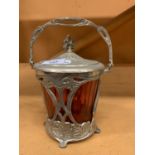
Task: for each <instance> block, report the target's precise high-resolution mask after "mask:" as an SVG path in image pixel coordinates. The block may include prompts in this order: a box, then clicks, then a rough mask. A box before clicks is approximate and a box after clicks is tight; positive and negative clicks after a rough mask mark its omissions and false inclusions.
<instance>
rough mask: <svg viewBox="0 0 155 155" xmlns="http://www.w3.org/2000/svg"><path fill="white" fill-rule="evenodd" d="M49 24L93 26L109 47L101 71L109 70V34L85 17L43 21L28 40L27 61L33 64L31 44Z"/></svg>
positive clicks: (110, 58) (110, 57) (111, 61)
mask: <svg viewBox="0 0 155 155" xmlns="http://www.w3.org/2000/svg"><path fill="white" fill-rule="evenodd" d="M65 21H75V22H77V23H74V24H72V23H65ZM49 26H70V27H81V26H91V27H94V28H95V29H96V30H97V32H99V34H100V35H101V37H102V39H103V40H104V41H105V42H106V44H107V46H108V49H109V63H108V64H107V65H106V67H105V68H104V71H103V72H107V71H109V70H110V68H111V67H112V65H113V55H112V43H111V39H110V36H109V34H108V32H107V30H106V29H105V28H104V27H103V26H98V25H96V24H95V23H93V22H92V21H89V20H87V19H82V18H73V17H64V18H58V19H52V20H50V21H48V22H47V23H45V24H44V25H42V26H39V27H38V28H37V29H35V30H34V32H33V33H32V38H31V42H30V59H29V62H30V64H31V65H32V67H33V66H34V64H35V63H34V60H33V44H34V43H35V41H36V39H37V38H38V36H39V34H40V33H41V32H43V31H44V30H45V29H46V28H47V27H49Z"/></svg>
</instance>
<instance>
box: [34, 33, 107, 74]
mask: <svg viewBox="0 0 155 155" xmlns="http://www.w3.org/2000/svg"><path fill="white" fill-rule="evenodd" d="M64 51H65V53H64V54H61V55H59V56H57V57H56V58H53V59H50V60H44V61H40V62H38V63H35V64H34V66H33V67H34V69H36V70H40V71H43V72H53V73H54V72H55V73H85V72H93V71H101V72H102V71H103V70H104V68H105V67H104V65H103V64H102V63H100V62H98V61H94V60H88V59H84V58H82V57H80V56H78V55H77V54H75V53H74V52H73V41H72V39H71V37H70V36H69V35H68V36H67V37H66V38H65V40H64Z"/></svg>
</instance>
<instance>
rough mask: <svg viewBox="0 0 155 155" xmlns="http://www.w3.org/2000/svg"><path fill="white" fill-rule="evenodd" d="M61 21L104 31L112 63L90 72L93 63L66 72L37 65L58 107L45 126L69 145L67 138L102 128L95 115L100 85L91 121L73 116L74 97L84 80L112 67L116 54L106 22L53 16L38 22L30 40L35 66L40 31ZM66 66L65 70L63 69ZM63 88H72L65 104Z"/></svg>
mask: <svg viewBox="0 0 155 155" xmlns="http://www.w3.org/2000/svg"><path fill="white" fill-rule="evenodd" d="M65 21H75V22H77V23H65ZM58 25H59V26H70V27H76V26H77V27H81V26H92V27H94V28H95V29H96V30H97V32H98V33H99V34H100V35H101V37H102V39H103V40H104V41H105V43H106V44H107V46H108V50H109V63H108V64H107V66H106V67H105V68H104V69H103V70H99V69H98V70H95V69H96V68H93V69H92V70H91V72H90V68H91V66H90V68H87V69H86V70H85V72H80V69H78V72H77V70H76V72H75V73H71V72H68V73H67V71H68V70H66V68H62V70H60V71H62V72H59V73H54V71H49V72H48V71H47V70H42V71H41V70H39V69H37V67H36V68H35V69H36V72H37V77H38V79H39V80H40V81H41V84H42V85H43V87H45V89H46V91H47V92H48V94H49V96H50V97H51V100H52V101H53V103H54V106H55V109H56V110H55V113H54V116H53V117H52V118H51V119H49V118H47V120H46V123H45V127H46V130H47V132H48V134H49V135H50V136H51V137H53V138H54V139H56V140H57V141H58V142H59V143H60V147H66V146H67V143H68V142H73V141H79V140H83V139H85V138H87V137H90V136H91V135H92V134H94V133H99V132H100V130H99V129H98V128H97V126H96V123H95V119H94V116H95V112H96V106H97V101H98V97H99V88H98V91H97V96H96V99H95V103H94V107H93V117H92V120H91V121H87V122H83V123H78V122H77V121H76V120H75V119H74V117H73V115H72V112H71V106H72V99H73V97H74V95H75V93H76V91H77V90H78V88H79V87H80V86H81V85H83V84H85V83H86V82H88V81H93V80H97V79H98V80H99V78H100V76H101V74H102V73H104V72H107V71H109V70H110V69H111V67H112V65H113V58H112V57H113V56H112V43H111V39H110V36H109V34H108V32H107V30H106V29H105V28H104V27H103V26H98V25H96V24H94V23H93V22H91V21H89V20H87V19H81V18H70V17H64V18H58V19H53V20H50V21H49V22H47V23H45V24H44V25H42V26H39V27H38V28H37V29H35V30H34V32H33V34H32V38H31V42H30V59H29V62H30V64H31V66H32V67H34V65H35V63H34V61H33V44H34V43H35V41H36V39H37V38H38V36H39V34H40V33H41V32H43V31H44V30H45V28H47V27H49V26H58ZM67 42H68V41H67ZM68 43H69V44H67V46H65V49H66V48H67V49H68V45H69V47H70V48H72V42H68ZM64 69H65V71H66V72H64ZM77 77H79V78H80V79H81V80H80V81H78V80H75V78H77ZM52 85H54V87H55V88H56V89H57V92H58V94H59V96H60V99H59V101H58V100H57V98H56V96H55V95H54V93H53V92H52V91H51V90H50V88H51V86H52ZM98 86H99V84H98ZM64 88H67V89H69V90H70V93H69V95H68V100H67V105H65V104H64V101H63V89H64ZM61 108H62V109H63V110H64V112H65V114H64V115H62V114H61V113H60V109H61ZM57 116H58V117H59V118H60V121H57V120H56V118H57ZM66 117H69V118H70V120H71V121H72V123H70V122H66V121H65V118H66Z"/></svg>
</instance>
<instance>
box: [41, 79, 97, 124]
mask: <svg viewBox="0 0 155 155" xmlns="http://www.w3.org/2000/svg"><path fill="white" fill-rule="evenodd" d="M98 83H99V80H95V81H89V82H87V83H85V84H84V85H81V86H80V88H79V89H78V90H77V91H76V93H75V95H74V97H73V100H72V107H71V111H72V115H73V117H74V119H75V120H76V121H77V122H78V123H82V122H86V121H91V119H92V114H93V106H94V102H95V99H96V95H97V90H98ZM43 91H44V97H45V103H46V108H47V112H48V116H49V118H52V117H53V114H54V112H55V107H54V104H53V102H52V100H51V98H50V96H49V94H48V93H47V92H46V90H45V88H43ZM51 91H52V92H53V93H54V94H55V96H56V98H57V99H58V100H59V94H58V92H57V91H56V88H55V87H51ZM69 93H70V90H69V89H64V90H63V98H64V104H65V105H66V104H67V99H68V95H69ZM60 113H61V114H62V115H64V114H65V111H64V110H63V109H60ZM57 120H60V119H59V118H58V117H57ZM66 121H68V122H71V121H70V119H69V118H68V117H67V118H66Z"/></svg>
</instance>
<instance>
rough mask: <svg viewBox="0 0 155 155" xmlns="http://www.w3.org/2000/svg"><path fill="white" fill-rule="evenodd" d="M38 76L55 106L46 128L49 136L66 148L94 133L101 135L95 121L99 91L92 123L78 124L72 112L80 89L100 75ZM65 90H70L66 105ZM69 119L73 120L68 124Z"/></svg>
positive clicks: (41, 74) (43, 74) (42, 74)
mask: <svg viewBox="0 0 155 155" xmlns="http://www.w3.org/2000/svg"><path fill="white" fill-rule="evenodd" d="M37 76H38V79H40V80H41V83H42V85H43V86H44V87H45V88H46V90H47V92H48V94H49V96H50V98H51V100H52V101H53V104H54V106H55V113H54V116H53V117H52V118H51V119H49V118H48V119H47V121H46V123H45V127H46V130H47V132H48V134H49V135H50V136H51V137H53V138H54V139H56V140H57V141H59V143H60V147H66V145H67V143H68V142H73V141H78V140H82V139H85V138H87V137H89V136H91V135H92V134H94V133H99V129H98V128H97V126H96V124H95V120H94V115H95V111H96V106H97V100H98V94H99V91H97V95H96V96H97V97H96V99H95V104H94V108H93V118H92V121H87V122H83V123H78V122H77V121H76V120H75V119H74V117H73V115H72V111H71V106H72V100H73V97H74V95H75V93H76V91H77V90H78V88H79V87H80V86H81V85H83V84H85V83H87V82H88V81H92V80H97V79H99V74H88V73H87V74H83V75H80V76H78V75H77V74H70V75H68V76H66V74H53V73H51V74H46V73H42V72H41V73H40V74H37ZM77 77H78V78H77ZM76 79H78V80H76ZM52 86H54V87H55V88H56V90H57V92H58V94H59V98H60V99H59V100H57V98H56V96H55V95H54V93H53V92H52V91H51V89H50V88H51V87H52ZM65 88H67V89H69V90H70V92H69V95H68V99H67V104H66V105H65V103H64V100H63V89H65ZM60 109H63V110H64V112H65V114H64V115H62V114H61V112H60ZM57 117H59V119H60V121H57V120H56V118H57ZM67 117H68V118H69V119H70V120H71V123H70V122H66V118H67Z"/></svg>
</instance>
